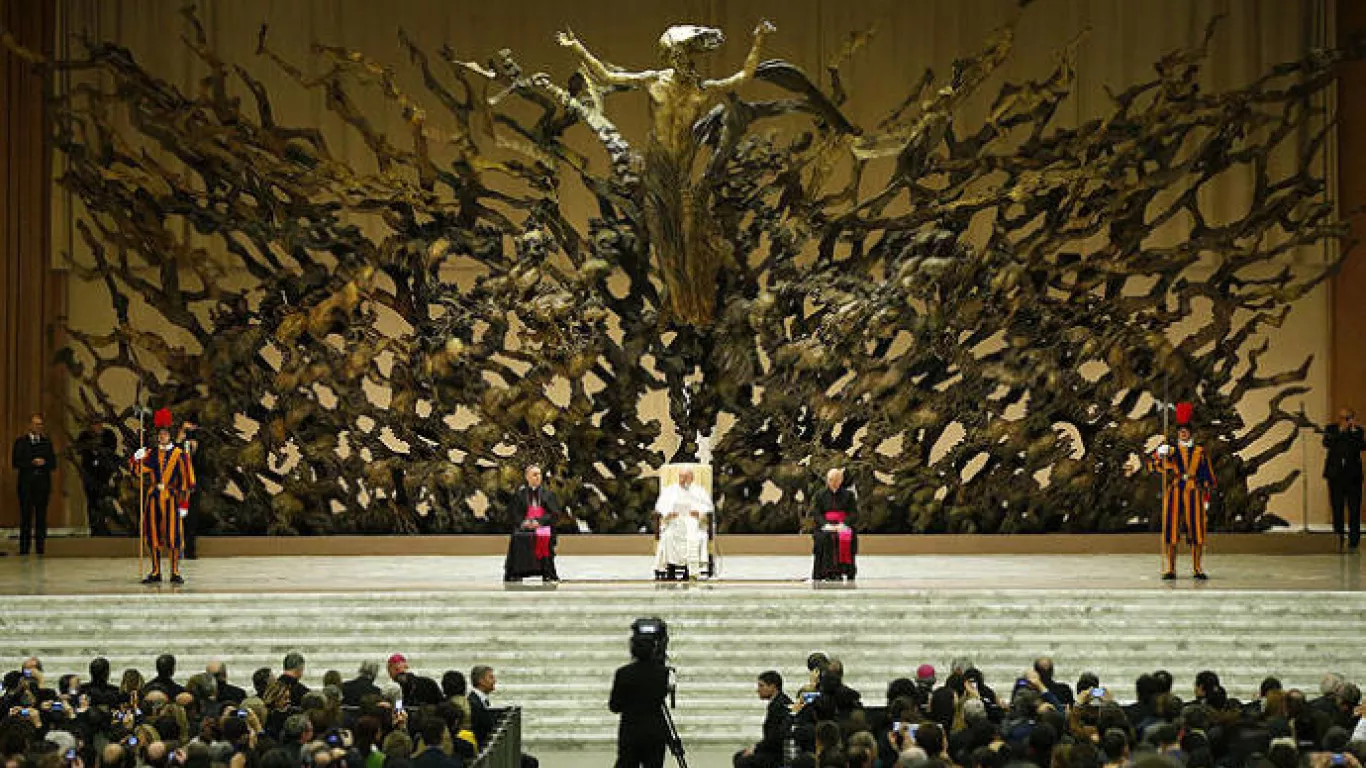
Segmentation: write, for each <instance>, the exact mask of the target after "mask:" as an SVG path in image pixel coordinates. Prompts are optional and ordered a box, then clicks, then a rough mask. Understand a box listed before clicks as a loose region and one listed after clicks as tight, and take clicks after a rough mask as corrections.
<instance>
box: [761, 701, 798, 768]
mask: <svg viewBox="0 0 1366 768" xmlns="http://www.w3.org/2000/svg"><path fill="white" fill-rule="evenodd" d="M791 728H792V699H791V698H789V697H788V695H787V694H786V693H783V692H782V691H778V694H777V695H776V696H774V697H773V698H772V699H770V700H769V702H768V713H767V714H765V715H764V738H763V740H762V741H760V742H759V743H758V744H755V745H754V753H755V754H761V755H769V756H771V757H776V758H778V759H779V760H782V758H783V745H785V744H786V743H787V734H788V731H789V730H791Z"/></svg>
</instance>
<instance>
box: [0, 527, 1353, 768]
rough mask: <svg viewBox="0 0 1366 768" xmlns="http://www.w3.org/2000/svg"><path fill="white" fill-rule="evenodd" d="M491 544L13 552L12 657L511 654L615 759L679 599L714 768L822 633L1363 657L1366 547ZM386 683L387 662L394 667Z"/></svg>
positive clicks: (1249, 658) (557, 732)
mask: <svg viewBox="0 0 1366 768" xmlns="http://www.w3.org/2000/svg"><path fill="white" fill-rule="evenodd" d="M501 565H502V559H501V557H499V556H495V555H471V556H462V557H443V556H400V555H386V556H382V557H380V556H370V557H363V556H352V557H316V556H297V557H279V556H273V557H211V558H203V559H200V560H197V561H194V562H188V563H186V564H185V566H184V572H185V575H186V577H187V579H188V580H189V583H188V584H186V585H185V586H184V587H175V588H173V587H170V586H169V585H162V586H159V587H144V586H141V585H139V584H138V583H137V578H138V573H137V558H136V557H133V558H122V559H116V558H107V557H105V558H72V557H66V558H58V557H44V558H38V557H33V556H30V557H26V558H19V557H14V556H10V557H3V558H0V593H3V594H5V595H6V596H7V597H6V611H5V613H4V615H3V616H0V656H3V657H4V658H7V659H9V660H10V663H11V664H17V663H18V660H19V659H21V658H23V657H25V656H27V655H29V654H36V655H38V656H39V657H40V658H41V659H42V660H43V663H44V668H45V669H46V670H47V671H48V673H49V674H50V675H55V674H60V673H64V672H79V673H83V672H84V671H85V667H86V665H87V663H88V662H89V660H90V659H91V658H93V657H94V656H97V655H104V656H106V657H107V658H109V660H110V662H111V664H112V665H113V667H114V669H115V670H116V671H118V670H122V669H124V668H127V667H137V668H139V669H141V670H144V671H146V672H150V671H151V668H152V665H153V660H154V659H155V657H156V656H157V654H159V653H163V652H170V653H174V654H176V656H177V657H178V659H179V661H180V664H179V669H180V672H179V675H178V679H181V678H183V677H185V676H187V675H189V674H193V673H194V672H196V671H199V670H201V669H203V665H204V664H205V663H206V662H207V661H208V660H209V659H210V658H212V657H219V658H221V659H223V660H225V661H226V662H227V663H228V666H229V672H230V676H231V678H232V680H233V682H235V683H237V684H238V685H244V686H245V685H247V684H248V682H249V676H250V674H251V672H252V670H254V669H255V668H257V667H261V666H269V667H271V668H272V669H274V670H276V671H278V669H279V665H280V662H281V659H282V658H283V657H284V655H285V654H286V653H288V652H290V651H293V650H298V651H300V652H302V653H303V654H304V655H305V656H306V657H307V658H308V668H307V670H306V674H305V682H306V683H307V684H308V685H310V686H317V685H320V684H321V679H322V676H323V673H324V672H325V671H326V670H329V669H337V670H339V671H341V672H342V673H343V675H344V677H347V678H349V677H351V676H352V675H353V674H354V670H355V669H356V667H357V665H358V664H359V663H360V662H362V661H379V662H382V661H383V659H384V658H386V657H387V656H388V655H389V654H391V653H396V652H401V653H404V654H406V655H407V656H408V658H409V659H410V661H411V663H412V664H413V667H414V669H415V670H417V671H418V672H419V673H421V674H425V675H429V676H433V677H438V678H439V677H440V675H441V673H442V672H443V671H444V670H447V669H459V670H462V671H465V672H467V673H468V670H469V669H470V667H472V666H473V665H475V664H482V663H486V664H491V665H492V666H494V667H495V668H496V669H497V670H498V679H499V690H498V692H497V693H496V694H495V697H494V699H495V701H496V702H497V701H502V702H506V703H517V704H520V705H522V706H523V707H524V711H525V718H526V719H525V729H524V733H525V741H526V744H527V748H528V751H530V752H532V753H534V754H538V755H539V756H540V757H541V758H542V764H543V765H555V766H557V768H569V767H570V766H589V765H605V764H609V763H610V758H609V754H610V748H611V745H612V743H614V739H615V729H616V725H615V722H616V721H615V718H614V716H612V715H611V713H609V712H608V711H607V709H606V701H607V692H608V689H609V688H610V683H611V677H612V671H613V670H614V669H615V668H616V667H617V666H620V665H621V664H623V663H625V662H626V661H627V660H628V655H627V647H626V646H627V642H626V641H627V638H628V636H629V627H630V624H631V622H632V621H633V620H634V619H635V618H638V617H641V616H660V617H662V618H664V619H665V620H666V621H668V622H669V625H670V630H671V635H672V637H673V644H672V646H671V652H672V661H673V663H674V664H675V665H676V666H677V667H678V670H679V685H680V691H679V701H678V710H677V713H676V716H677V720H678V723H679V728H680V732H681V733H682V735H683V737H684V739H685V741H686V742H687V743H688V744H689V746H690V747H691V748H692V750H693V756H694V757H695V758H696V759H695V760H693V761H692V765H694V766H697V767H698V768H707V767H708V766H723V765H728V764H729V762H728V755H729V752H730V751H731V750H734V749H739V748H741V747H743V746H745V745H747V744H749V743H752V742H753V741H754V740H756V739H757V738H758V736H759V732H760V725H761V723H762V720H763V705H762V702H760V701H758V700H757V699H756V698H755V696H754V678H755V676H756V675H757V674H758V673H759V672H761V671H764V670H766V669H777V670H778V671H780V672H781V673H782V674H783V675H784V677H785V679H786V680H787V681H788V683H789V685H788V687H789V688H790V689H792V688H796V687H797V686H799V685H800V684H801V681H802V679H803V677H804V675H805V670H804V667H803V663H804V660H805V658H806V656H807V654H808V653H810V652H811V651H813V650H823V651H826V652H828V653H830V654H832V655H835V656H838V657H840V658H842V659H843V660H844V661H845V664H846V667H847V669H848V681H849V683H850V684H851V685H852V686H853V687H855V688H857V689H859V690H861V691H862V692H863V695H864V700H865V702H867V703H869V704H871V705H878V704H882V703H883V701H882V699H883V692H884V690H885V688H886V684H887V682H888V681H890V680H892V679H893V678H896V677H900V676H906V675H910V674H912V673H913V671H914V670H915V668H916V667H917V666H918V665H919V664H921V663H926V662H928V663H931V664H933V665H935V666H936V667H937V668H939V669H940V670H941V674H942V670H944V668H945V666H946V665H947V663H948V661H949V659H950V658H952V657H955V656H962V655H965V654H966V655H969V656H971V657H972V658H974V659H975V660H976V663H977V665H978V666H979V667H980V668H981V669H982V670H983V671H984V673H985V675H986V679H987V681H988V683H989V684H993V685H995V686H996V688H997V690H998V691H1005V690H1008V688H1009V681H1010V680H1013V679H1014V678H1015V677H1017V676H1018V675H1019V674H1020V673H1021V672H1022V671H1023V670H1024V669H1025V668H1027V667H1028V666H1029V664H1030V663H1031V661H1032V659H1033V658H1034V657H1035V656H1036V655H1039V654H1050V655H1052V656H1053V657H1054V658H1055V659H1056V663H1057V668H1058V670H1059V675H1060V676H1061V677H1062V678H1063V679H1065V680H1068V681H1074V680H1075V679H1076V677H1077V676H1078V675H1079V674H1080V673H1082V672H1083V671H1094V672H1096V673H1097V674H1099V675H1100V677H1101V680H1102V683H1103V684H1106V685H1108V686H1111V687H1113V688H1114V689H1115V690H1116V691H1118V692H1119V695H1120V698H1121V699H1124V698H1128V697H1130V696H1131V695H1132V694H1131V691H1132V689H1133V681H1134V680H1135V679H1136V678H1137V676H1138V675H1139V674H1141V673H1143V672H1151V671H1154V670H1156V669H1167V670H1169V671H1170V672H1172V674H1173V675H1174V676H1175V677H1176V680H1177V686H1178V690H1179V691H1180V692H1183V693H1184V692H1186V691H1188V690H1189V688H1190V686H1191V683H1192V681H1193V679H1194V676H1195V674H1196V673H1197V672H1198V671H1200V670H1202V669H1213V670H1216V671H1218V672H1219V673H1220V674H1221V676H1222V677H1223V679H1224V683H1225V686H1226V687H1227V688H1228V690H1229V692H1230V694H1231V695H1233V696H1235V697H1238V698H1247V697H1249V696H1250V695H1251V694H1252V693H1253V691H1254V690H1255V689H1256V686H1257V685H1258V683H1259V682H1260V681H1261V679H1262V678H1263V677H1264V676H1266V675H1268V674H1274V675H1277V676H1278V677H1280V678H1281V679H1282V680H1283V681H1284V683H1285V684H1286V685H1287V687H1300V688H1303V689H1306V690H1315V689H1316V688H1317V685H1318V681H1319V678H1320V677H1321V676H1322V674H1323V673H1324V672H1327V671H1336V672H1341V673H1344V674H1346V675H1347V676H1348V677H1349V678H1351V679H1355V680H1363V679H1366V657H1363V656H1362V655H1361V653H1360V643H1361V637H1362V636H1363V635H1366V585H1364V584H1363V578H1362V574H1363V558H1362V557H1361V556H1359V555H1336V554H1335V555H1298V556H1286V555H1258V556H1253V555H1235V554H1229V553H1227V552H1222V551H1218V550H1217V549H1216V552H1215V553H1213V554H1212V555H1211V556H1210V557H1209V558H1208V560H1207V564H1206V565H1207V568H1208V570H1209V571H1210V573H1211V575H1212V579H1211V580H1210V581H1208V582H1196V581H1194V580H1192V579H1191V578H1190V576H1189V570H1188V561H1182V562H1181V564H1180V575H1181V578H1180V579H1179V580H1177V581H1175V582H1164V581H1161V580H1160V579H1158V573H1157V571H1158V560H1157V556H1156V554H1155V553H1153V554H1143V555H962V556H953V555H909V556H887V555H867V556H863V557H861V558H860V578H859V581H858V582H857V584H856V585H822V584H812V583H810V582H809V581H807V580H806V579H805V578H804V577H805V576H806V575H807V574H809V569H810V558H809V555H805V556H751V555H731V556H726V557H723V558H722V562H721V575H722V577H721V578H718V579H716V580H712V581H702V582H699V583H695V584H664V585H660V584H656V583H655V582H654V581H652V580H650V579H649V578H648V576H649V574H650V568H651V560H650V558H649V557H646V556H642V555H617V556H611V555H572V556H571V555H568V554H566V555H563V556H562V557H561V558H560V573H561V575H562V576H563V577H564V579H565V581H564V582H562V583H561V584H559V585H555V586H542V585H540V584H538V583H535V582H528V583H525V584H520V585H504V584H503V583H502V581H501ZM382 682H383V681H382Z"/></svg>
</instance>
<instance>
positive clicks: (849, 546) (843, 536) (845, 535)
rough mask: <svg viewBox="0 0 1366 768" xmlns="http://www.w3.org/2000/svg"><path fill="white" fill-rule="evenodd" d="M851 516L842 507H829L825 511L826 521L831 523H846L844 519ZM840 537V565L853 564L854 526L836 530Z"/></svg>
mask: <svg viewBox="0 0 1366 768" xmlns="http://www.w3.org/2000/svg"><path fill="white" fill-rule="evenodd" d="M847 519H849V516H848V515H846V514H845V513H844V510H842V509H828V510H826V512H825V522H826V523H827V524H829V525H844V521H845V520H847ZM836 534H837V536H838V538H839V558H838V562H839V564H840V565H852V564H853V562H854V531H853V529H852V528H842V529H840V530H839V531H837V532H836Z"/></svg>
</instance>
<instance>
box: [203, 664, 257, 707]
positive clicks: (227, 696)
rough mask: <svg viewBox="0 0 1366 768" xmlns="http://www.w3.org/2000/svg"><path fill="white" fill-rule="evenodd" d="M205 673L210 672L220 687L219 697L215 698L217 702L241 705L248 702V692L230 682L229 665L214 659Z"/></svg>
mask: <svg viewBox="0 0 1366 768" xmlns="http://www.w3.org/2000/svg"><path fill="white" fill-rule="evenodd" d="M204 671H205V672H208V673H209V676H210V677H212V678H213V679H214V682H215V683H217V685H218V695H217V696H215V697H214V698H215V699H216V700H217V701H231V702H232V703H234V704H241V703H242V702H243V701H245V700H246V698H247V692H246V691H245V690H243V689H241V688H238V687H237V686H235V685H233V684H232V683H229V682H228V665H227V664H224V663H223V662H221V661H219V660H218V659H214V660H213V661H210V662H209V665H208V666H207V667H205V668H204Z"/></svg>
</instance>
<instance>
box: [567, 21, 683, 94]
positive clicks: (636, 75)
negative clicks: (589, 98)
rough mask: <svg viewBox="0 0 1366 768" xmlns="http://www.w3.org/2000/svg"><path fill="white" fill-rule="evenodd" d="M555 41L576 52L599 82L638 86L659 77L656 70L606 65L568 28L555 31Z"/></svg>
mask: <svg viewBox="0 0 1366 768" xmlns="http://www.w3.org/2000/svg"><path fill="white" fill-rule="evenodd" d="M555 42H557V43H559V44H560V45H561V46H563V47H565V48H568V49H570V50H571V51H573V52H574V53H577V54H578V55H579V58H580V59H582V60H583V64H584V66H585V67H587V68H588V71H589V73H590V74H592V75H593V77H594V78H596V79H597V80H598V81H600V82H604V83H607V84H609V85H624V86H630V87H639V86H641V85H644V84H646V83H649V82H651V81H653V80H654V79H655V78H657V77H659V73H658V72H655V71H653V70H648V69H647V70H645V71H644V72H624V71H622V70H619V69H612V68H610V67H608V66H607V65H606V64H603V63H602V61H600V60H599V59H598V57H597V56H594V55H593V52H592V51H590V50H588V49H587V48H585V47H584V45H583V43H582V42H581V41H580V40H579V38H577V37H575V36H574V33H573V32H572V31H570V30H565V31H563V32H557V33H555Z"/></svg>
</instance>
